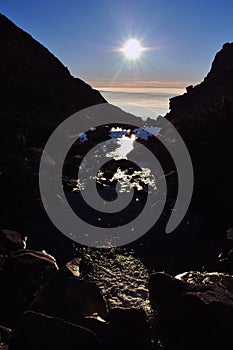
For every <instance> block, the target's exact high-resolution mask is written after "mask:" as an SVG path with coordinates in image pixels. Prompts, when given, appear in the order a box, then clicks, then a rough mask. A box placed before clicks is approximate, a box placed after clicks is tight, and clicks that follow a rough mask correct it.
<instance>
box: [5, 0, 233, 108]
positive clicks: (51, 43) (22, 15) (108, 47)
mask: <svg viewBox="0 0 233 350" xmlns="http://www.w3.org/2000/svg"><path fill="white" fill-rule="evenodd" d="M0 11H1V12H2V13H3V14H5V15H6V16H7V17H9V18H10V19H11V20H12V21H13V22H15V23H16V24H17V25H18V26H19V27H21V28H23V29H24V30H26V31H27V32H29V33H30V34H31V35H32V36H33V37H34V38H35V39H37V40H39V41H40V42H41V43H43V44H44V45H45V46H46V47H47V48H48V49H49V50H50V51H52V52H53V53H54V54H55V55H56V56H57V57H58V58H59V59H60V60H61V61H62V62H63V63H64V64H65V65H66V66H68V68H69V70H70V71H71V73H72V74H73V75H75V76H78V77H80V78H82V79H84V80H85V81H87V82H89V83H91V84H92V85H93V86H95V87H98V88H99V89H100V90H102V91H103V94H104V95H105V96H107V97H108V96H110V100H111V101H112V102H114V101H116V103H119V104H121V102H122V104H124V103H129V104H130V103H134V102H135V103H136V102H138V104H139V105H140V104H141V102H140V101H147V102H145V103H146V104H144V105H143V103H142V104H141V106H142V108H143V106H144V107H145V108H147V107H148V108H149V109H151V111H152V110H153V111H154V112H156V113H163V112H165V111H166V110H167V105H168V98H169V97H170V96H172V95H174V94H176V93H180V92H182V91H183V88H184V87H185V86H187V85H188V84H190V83H195V82H200V81H201V80H203V78H204V76H205V75H206V74H207V72H208V71H209V69H210V65H211V62H212V60H213V58H214V56H215V53H216V52H217V51H219V50H220V49H221V47H222V45H223V43H225V42H232V41H233V20H232V18H233V1H232V0H196V1H193V0H190V1H187V0H167V1H166V0H140V1H139V0H91V1H90V0H66V1H62V0H61V1H57V0H56V1H55V0H40V1H38V0H33V1H32V0H20V1H16V0H15V1H13V0H12V1H9V0H0ZM131 37H133V38H137V39H138V40H139V41H140V42H141V45H142V46H143V47H144V48H146V49H147V50H146V51H143V52H142V54H141V56H140V58H139V59H138V60H136V61H130V60H128V59H127V58H126V57H125V56H124V55H123V53H122V52H121V51H120V50H119V49H120V48H121V47H122V46H123V45H124V43H125V42H126V41H127V39H129V38H131ZM169 89H170V90H169ZM140 94H141V95H140ZM143 94H144V95H143ZM154 99H155V100H156V101H155V100H154ZM153 101H155V103H154V104H153ZM159 101H160V102H159ZM139 108H140V106H139Z"/></svg>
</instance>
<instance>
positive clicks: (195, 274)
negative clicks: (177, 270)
mask: <svg viewBox="0 0 233 350" xmlns="http://www.w3.org/2000/svg"><path fill="white" fill-rule="evenodd" d="M176 278H177V279H179V280H182V281H186V282H188V283H191V284H194V285H195V284H214V285H217V286H220V287H222V288H224V289H225V290H226V291H228V292H230V293H233V276H231V275H229V274H226V273H221V272H199V271H189V272H184V273H181V274H179V275H177V276H176Z"/></svg>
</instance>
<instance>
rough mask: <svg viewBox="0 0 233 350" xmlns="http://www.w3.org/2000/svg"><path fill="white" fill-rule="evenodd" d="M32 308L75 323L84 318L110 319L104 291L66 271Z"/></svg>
mask: <svg viewBox="0 0 233 350" xmlns="http://www.w3.org/2000/svg"><path fill="white" fill-rule="evenodd" d="M30 308H31V309H33V310H35V311H39V312H42V313H46V314H48V315H51V316H55V317H61V318H63V319H64V320H67V321H70V322H75V323H77V322H79V320H80V319H81V318H82V317H83V316H84V315H92V314H94V313H97V314H98V315H99V316H100V317H102V318H106V317H107V314H108V311H107V306H106V302H105V300H104V298H103V295H102V293H101V290H100V289H99V288H98V287H97V286H96V285H95V284H94V283H92V282H89V281H85V280H82V279H79V278H78V277H75V276H74V275H73V273H72V272H70V271H68V270H64V269H62V270H61V271H58V272H57V273H56V274H55V275H54V276H53V278H52V279H51V280H50V281H49V282H48V283H47V284H46V285H45V286H44V287H43V288H42V291H41V292H40V293H39V294H38V295H37V297H36V298H35V300H34V301H33V303H32V305H31V307H30Z"/></svg>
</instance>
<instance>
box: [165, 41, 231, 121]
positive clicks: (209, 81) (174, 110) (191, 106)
mask: <svg viewBox="0 0 233 350" xmlns="http://www.w3.org/2000/svg"><path fill="white" fill-rule="evenodd" d="M186 90H187V92H186V93H185V94H183V95H181V96H176V97H173V98H171V99H170V109H171V111H170V112H169V113H168V114H167V118H168V119H172V120H174V119H177V118H180V117H181V116H182V115H185V114H189V113H193V112H197V111H200V110H201V109H203V108H207V107H209V106H210V105H211V104H212V103H213V102H214V101H216V100H217V99H219V98H222V97H224V98H226V97H231V98H232V97H233V43H226V44H224V45H223V47H222V49H221V51H219V52H218V53H217V54H216V56H215V59H214V61H213V63H212V67H211V70H210V72H209V73H208V74H207V76H206V78H205V79H204V81H203V82H202V83H200V84H198V85H196V86H194V87H193V86H188V87H187V88H186Z"/></svg>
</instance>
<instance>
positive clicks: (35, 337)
mask: <svg viewBox="0 0 233 350" xmlns="http://www.w3.org/2000/svg"><path fill="white" fill-rule="evenodd" d="M22 349H24V350H32V349H33V350H41V349H43V350H51V349H56V350H71V349H79V350H82V349H85V350H92V349H93V350H97V349H101V345H100V341H99V340H98V338H97V337H96V335H95V334H94V333H93V332H91V331H90V330H88V329H85V328H83V327H80V326H77V325H75V324H72V323H69V322H65V321H64V320H61V319H58V318H53V317H49V316H45V315H43V314H39V313H35V312H32V311H28V312H26V313H24V314H23V316H22V317H21V319H20V320H19V323H18V325H17V327H16V329H15V330H14V332H13V334H12V337H11V339H10V343H9V350H22Z"/></svg>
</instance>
